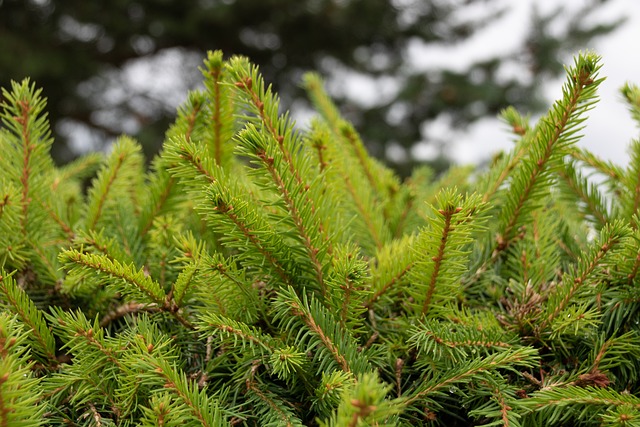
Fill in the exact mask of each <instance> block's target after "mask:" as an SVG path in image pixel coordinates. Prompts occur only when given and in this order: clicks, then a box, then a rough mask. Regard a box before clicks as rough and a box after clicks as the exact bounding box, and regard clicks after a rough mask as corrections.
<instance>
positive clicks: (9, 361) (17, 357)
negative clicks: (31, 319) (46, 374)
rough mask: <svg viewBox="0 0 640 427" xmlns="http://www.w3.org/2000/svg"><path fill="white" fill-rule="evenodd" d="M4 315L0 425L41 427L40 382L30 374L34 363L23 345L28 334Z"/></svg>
mask: <svg viewBox="0 0 640 427" xmlns="http://www.w3.org/2000/svg"><path fill="white" fill-rule="evenodd" d="M21 326H22V325H20V324H19V322H18V321H16V319H15V318H14V317H13V316H11V315H9V313H7V312H4V311H3V312H0V425H1V426H39V425H43V424H44V421H45V420H44V413H45V412H44V411H45V410H46V409H47V405H46V403H44V402H43V393H42V388H41V387H40V385H41V380H40V379H38V378H36V377H35V375H34V373H33V367H34V366H33V362H31V361H30V353H29V351H28V347H27V346H26V345H25V344H26V341H27V340H28V338H27V335H28V334H29V332H28V331H25V330H24V329H23V328H22V327H21Z"/></svg>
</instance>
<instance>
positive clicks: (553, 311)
mask: <svg viewBox="0 0 640 427" xmlns="http://www.w3.org/2000/svg"><path fill="white" fill-rule="evenodd" d="M630 234H631V230H630V228H629V227H628V226H626V225H624V224H623V223H622V222H620V221H616V222H614V223H612V224H607V226H605V227H604V228H603V229H602V231H601V233H600V238H599V239H598V240H597V241H596V242H594V243H593V244H592V245H591V247H590V248H589V251H588V252H587V253H586V254H585V256H583V257H582V258H581V259H580V260H579V262H578V265H577V267H576V268H575V269H574V270H572V271H570V272H568V273H566V274H565V275H564V276H563V278H562V282H561V284H560V285H559V286H557V287H556V288H555V289H554V290H553V291H552V292H551V294H550V296H549V302H548V304H547V310H546V316H545V317H544V319H542V321H541V322H540V323H539V325H538V331H539V332H542V331H544V330H545V329H546V328H547V327H549V326H550V325H551V323H552V322H553V321H554V320H556V319H558V317H559V315H560V314H561V313H562V312H563V311H564V310H566V309H567V307H568V306H569V304H570V303H572V302H573V301H574V299H575V298H576V296H577V295H578V294H579V291H581V290H583V289H584V288H586V287H588V286H589V284H590V281H595V279H597V276H596V274H597V271H598V268H599V267H601V266H603V265H606V264H607V261H608V260H610V259H611V257H612V255H611V254H612V253H615V252H616V251H617V250H619V246H621V244H622V243H623V242H624V240H625V239H626V238H627V237H629V235H630ZM584 314H585V313H584V312H583V313H582V315H584ZM575 317H576V316H574V319H572V321H573V320H575ZM579 317H580V316H578V320H579Z"/></svg>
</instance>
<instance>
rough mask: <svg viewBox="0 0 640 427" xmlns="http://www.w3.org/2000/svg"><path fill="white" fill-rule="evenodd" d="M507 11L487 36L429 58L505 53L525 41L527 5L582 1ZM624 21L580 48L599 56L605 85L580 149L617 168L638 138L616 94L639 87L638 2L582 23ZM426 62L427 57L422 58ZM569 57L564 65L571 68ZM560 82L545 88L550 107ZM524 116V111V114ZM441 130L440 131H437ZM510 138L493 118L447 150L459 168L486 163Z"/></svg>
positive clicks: (523, 2) (518, 5)
mask: <svg viewBox="0 0 640 427" xmlns="http://www.w3.org/2000/svg"><path fill="white" fill-rule="evenodd" d="M508 3H510V4H511V11H510V12H509V13H508V14H507V15H505V16H504V17H503V19H502V20H503V23H502V25H500V26H498V25H496V26H490V28H488V31H485V32H483V33H480V34H478V35H477V36H476V37H474V38H473V39H472V40H470V41H469V43H465V44H464V45H463V46H460V47H459V48H458V49H456V50H453V51H449V52H433V54H434V55H433V56H432V57H431V59H433V58H440V59H439V60H441V61H453V63H456V62H464V58H469V57H470V56H475V57H478V56H480V55H483V54H485V55H486V54H488V53H490V50H491V49H508V48H509V41H511V42H512V43H513V44H517V43H518V40H522V38H521V37H524V32H523V30H524V29H525V28H526V26H527V25H528V24H527V19H528V18H527V17H528V16H529V12H530V10H531V6H532V4H534V3H535V4H536V5H537V6H539V7H540V8H541V9H542V10H548V8H549V7H554V6H557V5H558V4H563V5H572V6H577V5H579V4H580V3H582V2H581V0H572V1H570V2H569V1H567V2H564V1H563V2H558V1H553V0H520V1H517V2H516V1H512V2H508ZM617 16H627V17H628V21H627V22H626V23H625V24H624V25H623V26H621V27H620V28H618V29H617V30H616V31H615V32H614V33H612V34H610V35H608V36H605V37H603V38H601V39H600V40H597V41H595V42H594V43H593V45H592V46H584V49H583V50H587V49H592V50H595V51H596V52H597V53H598V54H599V55H601V56H602V62H603V67H602V70H601V72H600V74H601V76H606V77H607V80H605V82H603V83H602V85H601V86H600V91H599V94H600V102H599V103H598V104H597V106H596V108H595V109H594V110H593V111H591V112H590V114H589V119H588V121H587V124H586V126H587V127H586V129H585V130H584V135H585V137H584V138H583V139H582V141H581V142H580V144H582V146H583V147H585V148H587V149H589V150H591V151H592V152H594V153H595V154H597V155H599V156H601V157H603V158H605V159H607V160H611V161H613V162H615V163H617V164H619V165H626V164H627V162H628V157H629V156H628V154H627V146H628V144H629V142H630V141H631V139H632V138H638V137H639V136H640V132H638V128H637V125H636V124H635V123H634V122H633V121H632V120H631V118H630V115H629V113H628V111H627V107H626V105H625V104H624V103H623V102H622V96H621V95H620V92H619V89H620V87H622V85H624V83H625V82H627V81H629V82H631V83H636V84H640V51H639V50H638V47H637V46H638V42H640V1H638V0H612V1H611V2H610V4H608V5H607V6H605V7H602V8H601V9H599V12H598V14H597V16H594V17H587V19H603V20H606V19H609V18H614V17H617ZM423 60H425V61H429V60H430V58H423ZM572 61H573V60H572V58H570V57H569V58H567V59H566V62H567V63H569V64H571V63H572ZM563 82H564V79H559V80H556V81H550V82H549V83H548V84H547V85H546V87H545V88H544V93H545V94H546V95H547V98H548V100H549V104H550V105H551V103H552V102H553V100H555V99H556V97H558V96H560V95H561V93H562V92H561V88H562V84H563ZM523 113H525V112H523ZM438 126H440V127H441V128H442V129H438ZM432 127H433V129H432V131H433V132H435V133H436V134H437V133H438V132H439V131H442V132H445V131H446V130H445V127H446V126H445V125H444V124H438V123H434V124H433V125H432ZM511 140H512V137H511V135H509V133H508V132H506V130H505V125H504V124H502V123H501V122H500V121H499V120H497V119H484V120H481V121H480V122H478V123H476V124H474V125H473V126H472V127H471V128H470V129H469V131H468V132H465V133H458V134H457V135H455V136H454V138H453V141H454V142H453V143H452V144H450V145H449V147H448V149H447V151H448V153H449V154H450V155H451V157H452V158H453V159H454V160H455V161H457V162H458V163H478V162H479V161H482V160H483V159H487V158H489V157H490V156H491V155H492V154H493V153H495V152H496V151H497V150H500V149H508V148H509V147H511V144H512V142H511Z"/></svg>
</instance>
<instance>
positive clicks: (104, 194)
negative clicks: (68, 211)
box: [85, 137, 143, 230]
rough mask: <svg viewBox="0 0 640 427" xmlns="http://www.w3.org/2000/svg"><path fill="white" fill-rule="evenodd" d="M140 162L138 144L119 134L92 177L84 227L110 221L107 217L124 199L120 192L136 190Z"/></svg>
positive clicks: (125, 192) (139, 174) (140, 174)
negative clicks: (113, 145)
mask: <svg viewBox="0 0 640 427" xmlns="http://www.w3.org/2000/svg"><path fill="white" fill-rule="evenodd" d="M142 164H143V160H142V156H141V154H140V147H139V146H138V145H137V144H136V143H135V142H134V141H133V140H132V139H130V138H127V137H121V138H120V139H119V140H118V142H117V143H116V145H115V147H114V148H113V151H112V152H111V154H110V155H109V157H108V158H107V160H106V164H105V165H104V166H103V168H102V169H101V170H100V171H99V172H98V176H97V177H96V178H95V179H94V180H93V181H92V186H91V189H90V190H89V194H88V201H87V204H88V206H87V213H86V218H85V227H86V230H94V229H96V228H97V226H98V225H99V223H101V224H104V223H105V222H107V221H109V219H108V218H106V217H111V219H112V216H113V215H114V211H116V209H117V207H118V205H121V204H122V203H123V202H124V200H122V194H123V193H124V194H127V193H129V194H131V191H135V190H136V188H137V185H136V184H137V183H138V180H139V177H140V176H142ZM135 197H137V196H135ZM132 201H133V200H132Z"/></svg>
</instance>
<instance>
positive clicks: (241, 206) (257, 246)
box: [201, 168, 297, 284]
mask: <svg viewBox="0 0 640 427" xmlns="http://www.w3.org/2000/svg"><path fill="white" fill-rule="evenodd" d="M216 174H217V179H216V181H215V182H214V183H212V185H210V186H209V187H208V189H207V191H206V195H207V204H206V205H204V206H203V207H202V208H201V210H202V212H203V213H204V215H205V218H206V219H207V220H208V221H209V223H210V224H211V226H212V227H213V229H214V230H216V231H218V232H219V233H220V234H221V235H223V236H224V238H223V239H222V240H221V242H222V244H223V245H225V246H228V247H230V248H234V249H237V250H239V251H240V255H239V256H240V259H241V260H243V261H244V260H245V259H247V260H256V261H257V264H258V265H261V266H263V268H265V267H266V268H267V269H268V270H270V272H273V273H274V274H275V276H276V277H279V278H280V280H281V281H282V282H283V283H285V284H289V283H295V281H294V277H296V276H297V274H296V270H295V269H296V267H297V266H295V265H293V263H292V261H291V260H290V257H291V255H290V254H287V252H288V251H287V250H285V248H286V247H287V245H286V243H285V241H284V239H283V238H282V237H281V236H280V235H279V234H278V233H276V232H275V230H274V229H273V226H272V225H271V223H270V221H269V220H268V219H267V217H266V215H265V214H264V213H263V212H262V209H261V207H259V206H257V205H256V202H255V201H254V200H252V199H250V198H248V197H247V196H246V191H244V190H243V189H242V188H241V187H240V186H239V185H238V184H234V183H232V182H230V180H229V179H228V178H227V177H226V176H225V175H224V173H223V172H222V170H221V169H220V168H217V169H216ZM285 256H286V257H285ZM265 264H266V266H265Z"/></svg>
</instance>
